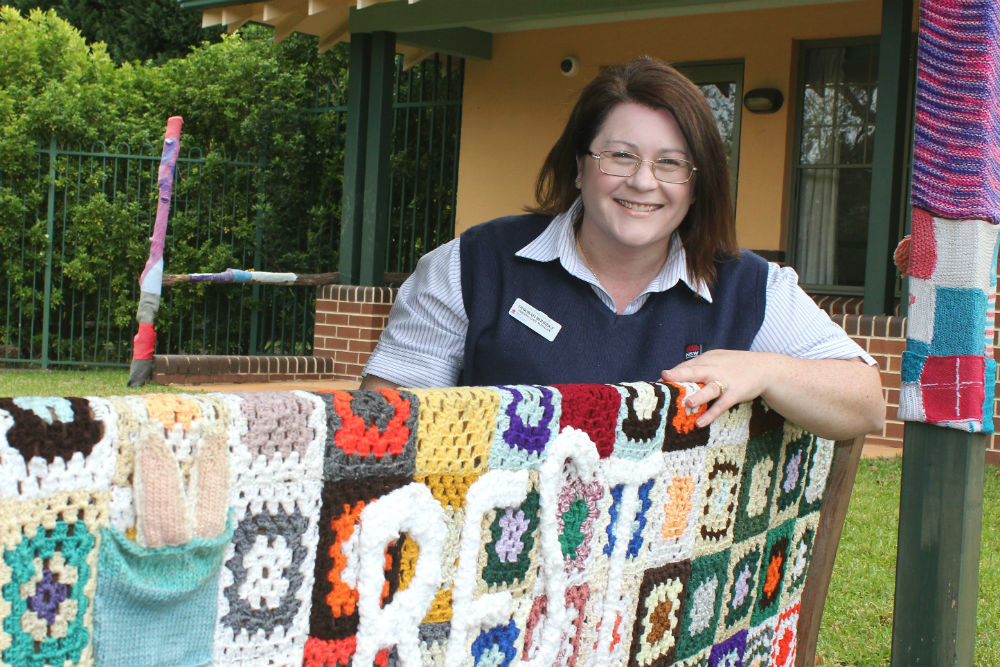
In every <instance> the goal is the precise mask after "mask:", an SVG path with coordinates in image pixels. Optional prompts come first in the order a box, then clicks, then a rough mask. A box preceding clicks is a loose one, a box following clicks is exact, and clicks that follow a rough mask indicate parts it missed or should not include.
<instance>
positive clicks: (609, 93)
mask: <svg viewBox="0 0 1000 667" xmlns="http://www.w3.org/2000/svg"><path fill="white" fill-rule="evenodd" d="M622 102H635V103H636V104H641V105H643V106H647V107H649V108H651V109H662V110H664V111H669V112H670V113H671V114H673V116H674V118H675V119H676V120H677V124H678V126H680V129H681V132H683V133H684V138H685V139H686V140H687V144H688V148H689V150H690V151H691V161H692V162H694V164H695V166H696V167H698V171H697V172H695V174H694V176H693V178H692V186H693V190H692V193H691V194H692V202H693V203H692V205H691V209H690V210H689V211H688V214H687V215H686V216H685V217H684V220H683V221H682V222H681V224H680V227H678V233H679V234H680V237H681V241H682V242H683V243H684V250H685V253H686V254H687V268H688V272H689V273H690V274H691V275H692V276H694V277H695V278H696V279H700V280H704V281H705V282H706V283H707V284H711V283H712V281H713V280H714V279H715V261H716V260H717V259H724V258H726V257H732V256H734V255H736V254H737V252H738V248H737V246H736V230H735V225H734V221H733V209H732V194H731V192H730V188H729V166H728V164H727V162H726V149H725V146H724V144H723V143H722V137H721V136H719V130H718V127H717V126H716V124H715V118H714V117H713V116H712V110H711V109H710V108H709V106H708V102H707V101H706V99H705V96H704V95H703V94H702V92H701V90H699V89H698V87H697V86H696V85H694V84H693V83H692V82H691V81H690V79H688V78H687V77H685V76H684V75H683V74H681V73H680V72H678V71H677V70H676V69H674V68H673V67H671V66H670V65H668V64H666V63H664V62H661V61H659V60H656V59H654V58H650V57H648V56H642V57H640V58H636V59H635V60H632V61H630V62H627V63H625V64H622V65H614V66H611V67H605V68H603V69H602V70H601V72H600V73H599V74H598V75H597V77H595V78H594V80H593V81H591V82H590V83H588V84H587V86H586V87H585V88H584V89H583V91H582V92H581V93H580V97H579V99H577V102H576V106H574V107H573V111H572V113H571V114H570V117H569V121H568V122H567V123H566V127H565V128H564V129H563V132H562V135H561V136H560V137H559V139H558V141H556V143H555V145H554V146H553V147H552V150H551V151H549V155H548V157H546V158H545V163H544V164H543V165H542V169H541V171H540V172H539V174H538V181H537V182H536V184H535V198H536V200H537V201H538V205H537V206H536V207H533V208H530V209H529V210H530V211H532V212H534V213H541V214H545V215H557V214H559V213H562V212H563V211H567V210H569V208H570V206H572V205H573V202H574V201H575V200H576V198H577V196H578V191H577V188H576V185H575V180H576V173H577V158H579V157H582V156H584V155H586V154H587V152H588V151H589V150H590V144H591V142H592V141H593V140H594V137H595V136H596V135H597V133H598V132H600V129H601V126H602V125H603V124H604V121H605V120H606V119H607V117H608V114H609V113H611V110H612V109H613V108H614V107H615V106H617V105H618V104H621V103H622Z"/></svg>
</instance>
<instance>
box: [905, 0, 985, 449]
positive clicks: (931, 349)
mask: <svg viewBox="0 0 1000 667" xmlns="http://www.w3.org/2000/svg"><path fill="white" fill-rule="evenodd" d="M912 192H913V194H912V201H913V206H914V209H913V229H912V234H911V237H909V238H907V239H904V241H903V243H902V244H900V248H899V249H898V250H897V253H896V259H897V263H898V264H899V265H900V268H901V269H902V270H903V271H904V273H906V274H908V275H909V276H910V280H909V284H910V293H909V310H908V320H907V340H906V351H905V352H904V353H903V364H902V378H901V381H902V384H901V391H900V397H899V417H900V419H904V420H909V421H922V422H927V423H931V424H939V425H941V426H949V427H952V428H958V429H962V430H966V431H973V432H978V431H982V432H986V433H991V432H992V431H993V412H994V411H993V402H994V387H995V385H996V362H995V361H994V359H993V340H994V326H993V325H994V322H993V320H994V308H995V304H996V274H997V267H996V256H997V240H998V236H997V223H1000V8H998V5H997V3H996V2H995V0H979V1H970V0H922V1H921V3H920V30H919V33H918V62H917V90H916V116H915V126H914V151H913V190H912Z"/></svg>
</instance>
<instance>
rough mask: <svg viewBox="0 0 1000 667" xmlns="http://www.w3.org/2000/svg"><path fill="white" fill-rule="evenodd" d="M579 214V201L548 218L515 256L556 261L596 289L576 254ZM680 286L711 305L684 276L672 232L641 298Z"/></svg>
mask: <svg viewBox="0 0 1000 667" xmlns="http://www.w3.org/2000/svg"><path fill="white" fill-rule="evenodd" d="M582 210H583V200H581V199H580V198H579V197H578V198H577V200H576V201H575V202H573V205H572V206H571V207H570V208H569V210H568V211H564V212H563V213H560V214H559V215H557V216H556V217H554V218H552V222H550V223H549V224H548V226H547V227H546V228H545V230H544V231H543V232H542V233H541V234H539V235H538V236H536V237H535V239H534V240H533V241H531V242H530V243H528V245H526V246H524V247H523V248H521V249H520V250H518V251H517V252H516V253H515V255H516V256H517V257H523V258H524V259H530V260H533V261H536V262H551V261H553V260H556V259H558V260H559V263H560V264H562V267H563V268H564V269H566V271H567V272H568V273H569V274H570V275H572V276H575V277H576V278H579V279H580V280H583V281H584V282H587V283H590V284H591V285H594V286H595V287H600V283H599V282H598V281H597V278H596V277H595V276H594V274H593V273H592V272H591V271H590V269H589V268H587V265H586V264H585V263H584V262H583V259H582V258H581V257H580V254H579V253H578V252H577V250H576V234H575V232H574V230H573V221H574V220H575V219H576V218H577V216H578V215H579V213H580V211H582ZM678 282H683V283H684V284H685V285H687V286H688V288H689V289H690V290H691V291H692V292H694V293H695V294H697V295H698V296H700V297H701V298H702V299H704V300H705V301H707V302H709V303H712V292H711V291H709V289H708V286H707V285H706V284H705V282H704V281H702V280H694V279H693V278H692V277H691V276H689V275H688V270H687V253H685V252H684V244H683V243H682V242H681V238H680V235H679V234H677V232H674V235H673V236H672V237H671V238H670V250H669V252H668V253H667V261H666V262H664V263H663V266H662V267H661V268H660V272H659V273H658V274H656V276H655V277H654V278H653V279H652V280H651V281H650V283H649V285H648V286H647V287H646V289H645V290H644V291H643V294H647V293H651V292H666V291H667V290H668V289H670V288H671V287H673V286H674V285H676V284H677V283H678Z"/></svg>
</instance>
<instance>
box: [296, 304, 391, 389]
mask: <svg viewBox="0 0 1000 667" xmlns="http://www.w3.org/2000/svg"><path fill="white" fill-rule="evenodd" d="M397 291H398V290H397V289H396V288H395V287H356V286H353V285H323V286H322V287H320V288H319V292H318V294H317V295H316V329H315V332H314V334H313V354H314V355H315V356H317V357H323V358H328V359H333V362H334V368H333V370H334V373H335V374H336V376H337V377H338V378H340V379H357V380H360V379H361V370H362V369H363V368H364V365H365V362H366V361H368V357H369V355H371V353H372V350H374V349H375V344H376V343H377V342H378V337H379V336H380V335H381V334H382V330H383V329H385V325H386V322H388V320H389V309H390V308H391V307H392V302H393V300H394V299H395V298H396V292H397Z"/></svg>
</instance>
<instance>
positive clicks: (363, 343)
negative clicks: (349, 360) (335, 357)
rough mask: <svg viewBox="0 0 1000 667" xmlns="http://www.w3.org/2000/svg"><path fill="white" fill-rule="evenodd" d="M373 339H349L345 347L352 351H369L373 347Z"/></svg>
mask: <svg viewBox="0 0 1000 667" xmlns="http://www.w3.org/2000/svg"><path fill="white" fill-rule="evenodd" d="M375 343H376V341H374V340H351V341H348V344H347V349H348V350H351V351H352V352H369V353H370V352H371V351H372V350H374V349H375Z"/></svg>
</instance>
